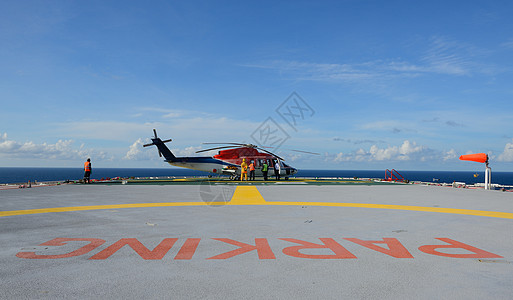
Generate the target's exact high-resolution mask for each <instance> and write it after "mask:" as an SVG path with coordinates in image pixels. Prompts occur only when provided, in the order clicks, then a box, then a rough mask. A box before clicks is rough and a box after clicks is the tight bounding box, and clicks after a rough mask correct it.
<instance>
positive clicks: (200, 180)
mask: <svg viewBox="0 0 513 300" xmlns="http://www.w3.org/2000/svg"><path fill="white" fill-rule="evenodd" d="M93 184H115V185H117V184H145V185H146V184H150V185H151V184H156V185H168V184H180V185H184V184H186V185H187V184H191V185H201V184H221V185H222V184H225V185H304V184H306V185H340V184H343V185H352V184H354V185H388V184H401V183H397V182H389V181H379V180H363V179H331V178H329V179H328V178H290V179H288V180H267V181H264V180H253V181H238V180H229V179H227V178H226V179H223V178H205V177H190V178H170V179H120V180H108V181H95V182H94V183H93Z"/></svg>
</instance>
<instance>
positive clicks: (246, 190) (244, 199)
mask: <svg viewBox="0 0 513 300" xmlns="http://www.w3.org/2000/svg"><path fill="white" fill-rule="evenodd" d="M216 205H269V206H273V205H277V206H324V207H353V208H377V209H392V210H409V211H421V212H437V213H447V214H459V215H469V216H481V217H491V218H502V219H513V213H507V212H498V211H485V210H473V209H459V208H443V207H423V206H411V205H390V204H372V203H337V202H295V201H290V202H289V201H272V202H268V201H265V199H264V198H263V197H262V195H261V194H260V192H258V190H257V188H256V187H255V186H238V187H237V188H236V189H235V192H234V194H233V196H232V199H231V201H230V202H222V201H217V202H209V203H206V202H161V203H132V204H110V205H92V206H70V207H53V208H38V209H25V210H12V211H0V217H7V216H19V215H31V214H44V213H52V212H70V211H84V210H100V209H116V208H147V207H166V206H216Z"/></svg>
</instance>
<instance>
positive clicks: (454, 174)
mask: <svg viewBox="0 0 513 300" xmlns="http://www.w3.org/2000/svg"><path fill="white" fill-rule="evenodd" d="M398 171H399V173H400V174H401V175H402V176H403V177H404V179H407V180H409V181H423V182H437V183H452V182H454V181H456V182H465V183H467V184H474V183H480V182H484V171H477V172H476V171H432V170H424V171H422V170H398ZM207 175H209V173H207V172H202V171H196V170H190V169H184V168H173V167H169V168H93V173H92V175H91V178H92V179H102V178H103V179H106V178H115V177H122V178H128V177H184V176H185V177H189V176H193V177H194V176H207ZM82 177H83V170H82V168H74V167H52V168H49V167H0V184H16V183H24V182H28V181H31V182H35V181H38V182H45V181H65V180H70V181H75V180H79V179H82ZM294 177H331V178H333V177H340V178H342V177H343V178H348V177H349V178H353V177H357V178H384V177H385V170H316V169H300V170H299V172H298V173H297V174H296V176H294ZM492 183H497V184H502V185H513V172H503V171H496V172H493V173H492Z"/></svg>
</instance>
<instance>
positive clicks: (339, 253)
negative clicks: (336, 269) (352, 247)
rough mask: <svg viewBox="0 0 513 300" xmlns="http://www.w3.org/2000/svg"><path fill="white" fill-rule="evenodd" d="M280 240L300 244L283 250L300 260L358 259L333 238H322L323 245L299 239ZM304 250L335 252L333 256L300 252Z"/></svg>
mask: <svg viewBox="0 0 513 300" xmlns="http://www.w3.org/2000/svg"><path fill="white" fill-rule="evenodd" d="M280 240H284V241H287V242H291V243H296V244H300V246H290V247H286V248H284V249H283V250H282V252H283V254H285V255H288V256H293V257H298V258H311V259H347V258H356V256H354V255H353V254H352V253H351V252H349V251H348V250H347V249H346V248H344V247H343V246H342V245H340V244H339V243H337V242H335V240H334V239H332V238H320V239H319V240H321V242H322V243H323V245H321V244H315V243H310V242H307V241H302V240H297V239H289V238H282V239H280ZM302 249H330V250H331V251H333V254H327V255H326V254H303V253H301V252H300V251H299V250H302Z"/></svg>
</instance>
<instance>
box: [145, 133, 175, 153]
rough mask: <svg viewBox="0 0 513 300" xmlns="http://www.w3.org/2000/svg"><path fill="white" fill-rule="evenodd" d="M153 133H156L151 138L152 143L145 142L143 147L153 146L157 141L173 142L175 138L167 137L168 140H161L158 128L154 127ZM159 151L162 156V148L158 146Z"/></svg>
mask: <svg viewBox="0 0 513 300" xmlns="http://www.w3.org/2000/svg"><path fill="white" fill-rule="evenodd" d="M153 135H154V138H152V139H151V141H152V142H151V143H150V144H145V145H143V147H149V146H153V145H157V144H156V143H162V144H164V143H168V142H171V141H172V140H173V139H167V140H164V141H163V140H161V139H160V138H159V137H158V136H157V130H156V129H153ZM157 151H158V152H159V156H160V157H162V152H160V149H159V148H158V147H157Z"/></svg>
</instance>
